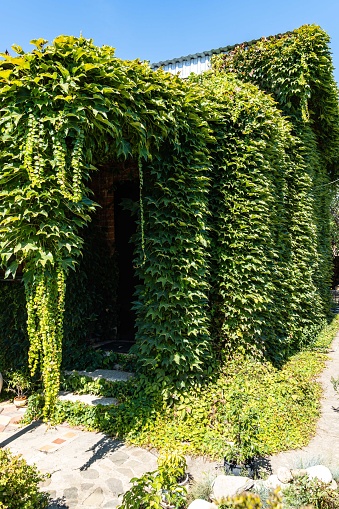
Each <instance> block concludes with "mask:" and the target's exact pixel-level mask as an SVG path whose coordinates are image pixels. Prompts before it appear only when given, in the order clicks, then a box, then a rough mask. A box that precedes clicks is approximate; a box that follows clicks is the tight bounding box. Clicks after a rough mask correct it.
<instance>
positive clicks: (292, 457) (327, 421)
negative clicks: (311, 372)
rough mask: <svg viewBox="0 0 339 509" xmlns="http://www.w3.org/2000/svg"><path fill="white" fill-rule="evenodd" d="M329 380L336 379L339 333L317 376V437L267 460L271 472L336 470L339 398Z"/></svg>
mask: <svg viewBox="0 0 339 509" xmlns="http://www.w3.org/2000/svg"><path fill="white" fill-rule="evenodd" d="M331 377H333V378H335V379H337V378H338V377H339V332H338V333H337V335H336V336H335V338H334V340H333V342H332V344H331V347H330V352H329V359H328V361H327V362H326V367H325V369H324V370H323V372H322V373H321V375H320V377H319V381H320V383H321V385H322V387H323V396H322V399H321V416H320V419H319V421H318V424H317V429H316V434H315V436H314V437H313V439H312V440H311V441H310V443H309V444H308V445H307V446H306V447H303V448H302V449H297V450H292V451H288V452H282V453H279V454H276V455H274V456H271V457H270V458H269V459H270V463H271V467H272V470H273V471H274V472H276V470H277V469H278V468H279V467H281V466H285V467H288V468H298V467H302V466H305V467H306V466H309V464H319V463H322V464H324V465H327V466H333V467H336V468H339V397H338V396H339V395H338V393H337V392H336V391H335V390H334V388H333V385H332V383H331Z"/></svg>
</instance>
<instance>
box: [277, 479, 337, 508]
mask: <svg viewBox="0 0 339 509" xmlns="http://www.w3.org/2000/svg"><path fill="white" fill-rule="evenodd" d="M283 495H284V497H283V502H284V505H283V507H284V508H286V509H299V508H300V507H305V506H307V507H314V509H336V508H337V507H339V492H338V491H337V490H334V489H333V487H332V486H329V485H328V484H326V483H324V482H322V481H320V480H319V479H317V478H315V479H309V477H308V476H307V475H305V476H301V477H297V478H296V479H294V481H293V483H292V484H291V485H289V486H288V488H287V489H285V490H284V492H283Z"/></svg>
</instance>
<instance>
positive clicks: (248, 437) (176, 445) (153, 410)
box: [26, 317, 339, 459]
mask: <svg viewBox="0 0 339 509" xmlns="http://www.w3.org/2000/svg"><path fill="white" fill-rule="evenodd" d="M338 321H339V317H337V318H336V319H335V320H334V321H333V323H332V324H331V325H328V326H326V327H325V329H323V331H322V332H321V334H319V335H318V337H317V338H316V340H315V341H314V345H313V347H312V349H308V350H304V351H302V352H300V353H298V354H296V355H294V356H292V357H291V358H290V360H289V361H288V362H287V363H286V364H285V365H284V366H283V368H282V369H277V368H275V367H274V366H273V365H272V364H271V363H269V362H267V361H266V362H260V361H259V360H258V359H253V358H252V357H250V356H246V357H243V356H240V355H239V356H237V357H236V358H234V359H233V360H232V361H230V362H229V363H228V365H227V366H225V367H224V368H223V370H222V372H221V373H220V375H219V377H218V379H217V380H215V381H214V382H213V383H209V384H208V386H206V387H205V388H197V389H195V390H194V391H192V390H189V391H185V392H184V393H182V394H181V395H180V397H178V398H176V399H175V398H172V399H170V401H168V400H164V399H163V398H161V397H160V395H159V392H158V391H157V388H156V387H155V388H154V387H152V386H150V385H149V384H148V385H147V386H143V385H142V384H141V383H140V380H139V379H138V378H136V379H131V380H129V381H128V382H126V383H123V382H120V383H116V382H107V381H106V382H104V381H99V380H98V381H93V380H92V379H90V378H88V377H85V376H79V375H78V374H76V373H73V374H70V375H68V376H67V377H66V379H65V381H64V382H63V384H64V385H63V388H64V389H66V390H72V391H74V392H78V393H80V394H81V393H83V392H86V393H93V394H95V395H104V396H112V397H115V398H117V399H118V401H119V404H118V405H114V406H101V405H98V406H95V407H93V406H88V405H85V404H83V403H72V402H69V401H59V402H58V403H57V405H56V408H55V412H54V416H53V418H54V420H55V422H56V423H61V422H64V421H67V422H68V423H70V424H71V425H75V426H79V425H82V426H85V427H86V428H87V429H91V430H100V431H102V432H105V433H108V434H109V435H111V436H118V437H121V438H124V439H125V440H127V441H128V442H130V443H132V444H136V445H141V446H149V447H155V448H157V449H159V450H164V449H173V450H175V449H179V450H182V451H184V452H185V453H188V454H193V455H207V456H209V457H212V458H216V459H220V457H223V456H224V455H225V453H226V449H227V443H228V442H229V441H231V440H232V439H233V437H234V435H235V434H236V433H238V432H239V431H240V432H241V433H242V436H241V439H242V440H241V445H243V449H242V450H241V453H243V454H244V455H246V454H247V453H248V452H249V451H250V453H251V454H272V453H275V452H278V451H282V450H287V449H294V448H299V447H302V446H303V445H306V444H307V443H308V441H309V439H310V438H311V436H312V434H313V433H314V431H315V425H316V419H317V417H318V415H319V398H320V395H321V388H320V386H319V384H318V383H317V382H315V377H316V375H317V374H318V373H319V372H320V371H321V370H322V368H323V366H324V363H325V360H326V358H327V357H326V355H325V353H324V350H325V349H327V348H328V346H329V344H330V343H331V341H332V339H333V336H334V335H335V333H336V331H337V329H338V325H339V323H338ZM238 400H239V401H240V404H241V409H240V410H241V411H239V412H238V415H237V408H238V409H239V406H240V405H239V404H238V406H236V405H235V404H234V403H235V401H238ZM42 404H43V400H42V399H41V397H40V396H39V395H35V396H31V397H30V398H29V403H28V410H27V413H26V419H27V420H29V419H32V418H36V419H37V418H39V417H40V416H41V411H42Z"/></svg>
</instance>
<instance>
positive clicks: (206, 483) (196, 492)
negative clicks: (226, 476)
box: [187, 473, 217, 505]
mask: <svg viewBox="0 0 339 509" xmlns="http://www.w3.org/2000/svg"><path fill="white" fill-rule="evenodd" d="M216 476H217V474H216V473H215V474H214V475H211V474H208V475H207V474H205V476H204V477H203V478H202V479H201V480H200V481H194V482H193V484H192V485H191V486H190V489H189V492H188V495H187V504H188V505H189V504H190V503H191V502H193V500H196V499H197V498H198V499H200V500H207V501H209V500H210V499H211V494H212V485H213V481H214V479H215V478H216Z"/></svg>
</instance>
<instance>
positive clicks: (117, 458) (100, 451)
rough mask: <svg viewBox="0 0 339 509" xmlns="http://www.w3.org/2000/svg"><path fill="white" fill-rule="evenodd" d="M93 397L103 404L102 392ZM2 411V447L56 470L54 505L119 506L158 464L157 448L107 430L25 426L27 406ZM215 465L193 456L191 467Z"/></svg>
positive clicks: (50, 484) (49, 487) (49, 484)
mask: <svg viewBox="0 0 339 509" xmlns="http://www.w3.org/2000/svg"><path fill="white" fill-rule="evenodd" d="M95 375H96V373H94V374H93V376H95ZM105 375H107V373H105ZM119 376H122V377H123V375H119ZM72 398H73V396H71V398H70V399H72ZM92 400H93V401H92V404H97V403H98V397H97V396H93V397H92ZM0 412H1V413H0V447H7V448H9V449H10V450H11V451H12V452H13V453H15V454H22V455H23V457H24V458H25V459H26V461H27V462H28V463H29V464H33V463H35V464H36V465H37V467H38V469H39V470H40V471H41V472H43V473H49V474H51V477H50V478H49V479H48V480H47V481H46V482H45V483H44V484H43V486H42V489H44V490H45V491H48V492H49V493H50V495H51V497H52V499H53V502H52V503H51V504H50V505H49V509H61V508H62V509H66V508H68V509H90V508H91V509H99V508H115V507H117V505H119V503H120V502H121V498H122V497H121V495H122V494H123V493H124V492H125V491H127V490H128V489H129V487H130V480H131V479H132V478H133V477H139V476H141V475H142V474H143V473H145V472H147V471H151V470H155V469H156V467H157V457H156V454H155V453H154V452H151V451H147V450H144V449H141V448H138V447H131V446H127V445H126V444H125V443H124V442H121V441H119V440H113V439H111V438H109V437H107V436H106V435H104V434H102V433H95V432H89V431H83V430H81V429H77V428H71V427H70V426H68V425H67V424H63V425H60V426H55V427H47V426H46V425H45V424H43V423H42V422H39V421H36V422H33V423H31V424H30V425H28V426H25V427H20V425H19V421H20V419H21V417H22V415H23V413H24V410H23V409H16V407H15V406H14V404H11V403H8V402H5V403H2V404H0ZM216 467H217V463H213V462H207V461H205V460H204V459H203V458H195V459H192V458H189V459H188V471H189V473H190V474H191V475H192V476H193V477H194V478H195V479H197V478H199V477H201V476H202V475H203V473H204V472H209V471H215V469H216Z"/></svg>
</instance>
